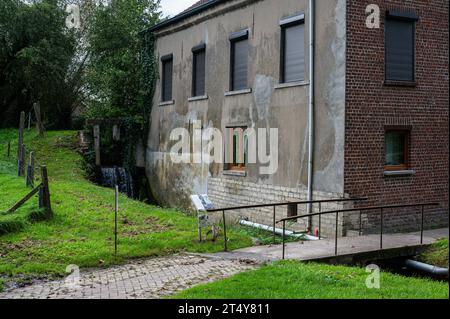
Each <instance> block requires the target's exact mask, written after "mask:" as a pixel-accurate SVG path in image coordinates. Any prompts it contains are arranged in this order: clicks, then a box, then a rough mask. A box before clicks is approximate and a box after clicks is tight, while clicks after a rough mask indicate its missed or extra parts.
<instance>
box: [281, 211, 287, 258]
mask: <svg viewBox="0 0 450 319" xmlns="http://www.w3.org/2000/svg"><path fill="white" fill-rule="evenodd" d="M285 235H286V221H285V220H283V254H282V256H281V259H283V260H284V256H285V251H286V245H285Z"/></svg>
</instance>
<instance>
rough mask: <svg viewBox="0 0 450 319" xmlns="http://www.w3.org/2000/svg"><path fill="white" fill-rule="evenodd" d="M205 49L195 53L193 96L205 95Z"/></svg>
mask: <svg viewBox="0 0 450 319" xmlns="http://www.w3.org/2000/svg"><path fill="white" fill-rule="evenodd" d="M205 58H206V54H205V50H202V51H198V52H195V53H194V83H193V85H194V90H193V96H202V95H205V75H206V74H205Z"/></svg>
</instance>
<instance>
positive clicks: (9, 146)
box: [7, 141, 11, 157]
mask: <svg viewBox="0 0 450 319" xmlns="http://www.w3.org/2000/svg"><path fill="white" fill-rule="evenodd" d="M7 153H8V157H9V156H10V155H11V141H9V142H8V152H7Z"/></svg>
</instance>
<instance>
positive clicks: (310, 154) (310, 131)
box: [308, 0, 315, 230]
mask: <svg viewBox="0 0 450 319" xmlns="http://www.w3.org/2000/svg"><path fill="white" fill-rule="evenodd" d="M314 6H315V3H314V0H309V97H308V145H309V147H308V201H312V200H313V164H314V100H315V85H314V73H315V72H314V71H315V67H314V66H315V63H314V51H315V50H314V43H315V35H314V34H315V32H314V25H315V22H314V16H315V7H314ZM310 213H312V204H309V205H308V214H310ZM308 229H309V230H312V217H310V218H308Z"/></svg>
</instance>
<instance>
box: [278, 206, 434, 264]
mask: <svg viewBox="0 0 450 319" xmlns="http://www.w3.org/2000/svg"><path fill="white" fill-rule="evenodd" d="M427 206H439V203H419V204H408V205H389V206H372V207H362V208H349V209H341V210H331V211H326V212H318V213H312V214H307V215H298V216H292V217H287V218H283V219H280V220H278V221H277V224H278V223H283V235H282V246H283V253H282V259H285V253H286V240H285V237H286V234H285V232H286V222H288V221H294V220H298V219H301V218H307V217H308V218H309V217H314V216H319V233H320V228H321V217H322V216H323V215H330V214H335V215H336V225H335V226H336V230H335V249H334V253H335V256H337V255H338V234H339V214H340V213H348V212H356V211H359V236H361V235H362V215H363V212H367V211H379V212H380V250H383V231H384V229H383V228H384V212H385V211H386V210H387V209H393V208H411V207H420V208H421V226H420V244H421V245H422V244H423V232H424V215H425V207H427ZM319 237H320V235H319Z"/></svg>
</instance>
